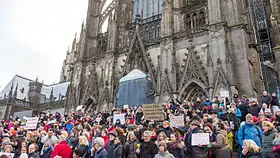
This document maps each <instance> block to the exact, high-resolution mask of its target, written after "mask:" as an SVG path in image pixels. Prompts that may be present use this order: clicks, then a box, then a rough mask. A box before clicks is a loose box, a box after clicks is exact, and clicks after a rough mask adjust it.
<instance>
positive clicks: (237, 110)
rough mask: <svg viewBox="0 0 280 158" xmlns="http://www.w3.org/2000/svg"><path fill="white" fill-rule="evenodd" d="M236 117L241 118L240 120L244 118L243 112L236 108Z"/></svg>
mask: <svg viewBox="0 0 280 158" xmlns="http://www.w3.org/2000/svg"><path fill="white" fill-rule="evenodd" d="M235 115H236V117H237V118H239V119H240V118H241V117H242V113H241V111H240V109H239V108H236V110H235Z"/></svg>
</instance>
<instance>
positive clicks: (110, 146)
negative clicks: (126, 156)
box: [106, 141, 115, 158]
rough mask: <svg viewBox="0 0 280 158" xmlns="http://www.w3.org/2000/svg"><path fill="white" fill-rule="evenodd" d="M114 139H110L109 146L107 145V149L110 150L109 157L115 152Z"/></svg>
mask: <svg viewBox="0 0 280 158" xmlns="http://www.w3.org/2000/svg"><path fill="white" fill-rule="evenodd" d="M114 146H115V144H114V141H110V142H109V143H108V144H107V146H106V150H107V152H108V158H112V157H113V154H114Z"/></svg>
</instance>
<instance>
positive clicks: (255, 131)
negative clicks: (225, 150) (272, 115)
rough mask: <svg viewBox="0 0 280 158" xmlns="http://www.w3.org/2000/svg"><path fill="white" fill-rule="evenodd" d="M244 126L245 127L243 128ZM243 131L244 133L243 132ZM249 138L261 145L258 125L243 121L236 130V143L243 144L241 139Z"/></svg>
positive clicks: (260, 131)
mask: <svg viewBox="0 0 280 158" xmlns="http://www.w3.org/2000/svg"><path fill="white" fill-rule="evenodd" d="M244 128H245V129H244ZM243 131H244V133H243ZM247 139H251V140H253V141H254V142H255V143H256V144H257V145H258V146H259V147H262V130H261V128H260V127H259V126H256V125H254V124H249V123H247V122H245V125H242V126H240V128H239V130H238V143H239V144H240V145H241V146H243V140H247Z"/></svg>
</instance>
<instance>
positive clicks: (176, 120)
mask: <svg viewBox="0 0 280 158" xmlns="http://www.w3.org/2000/svg"><path fill="white" fill-rule="evenodd" d="M170 126H171V127H184V126H185V123H184V116H171V117H170Z"/></svg>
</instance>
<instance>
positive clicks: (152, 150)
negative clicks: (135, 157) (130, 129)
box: [139, 141, 158, 158]
mask: <svg viewBox="0 0 280 158" xmlns="http://www.w3.org/2000/svg"><path fill="white" fill-rule="evenodd" d="M157 153H158V147H157V145H156V144H155V143H154V142H152V141H149V142H144V143H142V144H141V146H140V153H139V157H140V158H153V157H154V156H155V155H156V154H157Z"/></svg>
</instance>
